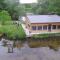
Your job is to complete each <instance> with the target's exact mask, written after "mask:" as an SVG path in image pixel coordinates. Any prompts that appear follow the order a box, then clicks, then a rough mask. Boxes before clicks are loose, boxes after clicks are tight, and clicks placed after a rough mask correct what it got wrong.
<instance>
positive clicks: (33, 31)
mask: <svg viewBox="0 0 60 60" xmlns="http://www.w3.org/2000/svg"><path fill="white" fill-rule="evenodd" d="M49 24H51V31H49V30H48V25H49ZM45 25H46V26H47V30H38V29H37V28H36V29H37V30H32V26H36V27H38V26H45ZM53 25H60V23H45V24H43V23H42V24H39V23H36V24H34V23H32V24H31V28H30V31H31V33H58V32H60V29H52V26H53ZM42 29H43V28H42Z"/></svg>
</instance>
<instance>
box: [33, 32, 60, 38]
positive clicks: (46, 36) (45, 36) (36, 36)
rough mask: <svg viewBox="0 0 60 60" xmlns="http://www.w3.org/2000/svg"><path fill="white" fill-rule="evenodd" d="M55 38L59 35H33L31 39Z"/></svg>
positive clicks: (59, 34)
mask: <svg viewBox="0 0 60 60" xmlns="http://www.w3.org/2000/svg"><path fill="white" fill-rule="evenodd" d="M55 36H60V33H46V34H37V35H33V36H32V38H34V39H40V38H49V37H55Z"/></svg>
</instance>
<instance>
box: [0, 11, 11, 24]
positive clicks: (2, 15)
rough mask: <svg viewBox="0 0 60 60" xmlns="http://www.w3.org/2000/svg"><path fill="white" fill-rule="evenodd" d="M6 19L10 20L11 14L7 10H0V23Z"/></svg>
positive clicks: (3, 22)
mask: <svg viewBox="0 0 60 60" xmlns="http://www.w3.org/2000/svg"><path fill="white" fill-rule="evenodd" d="M6 21H11V16H10V15H9V13H8V12H7V11H5V10H2V11H1V12H0V23H1V24H3V25H4V24H5V22H6Z"/></svg>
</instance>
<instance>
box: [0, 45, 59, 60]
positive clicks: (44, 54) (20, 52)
mask: <svg viewBox="0 0 60 60" xmlns="http://www.w3.org/2000/svg"><path fill="white" fill-rule="evenodd" d="M7 52H8V48H7V47H3V46H0V60H60V49H59V50H58V51H54V50H52V49H49V48H48V47H41V48H29V47H26V46H25V47H22V48H21V49H17V48H14V52H13V53H7Z"/></svg>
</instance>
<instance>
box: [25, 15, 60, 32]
mask: <svg viewBox="0 0 60 60" xmlns="http://www.w3.org/2000/svg"><path fill="white" fill-rule="evenodd" d="M25 24H26V28H27V29H28V30H29V31H30V32H31V33H59V32H60V16H58V15H28V16H26V17H25Z"/></svg>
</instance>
